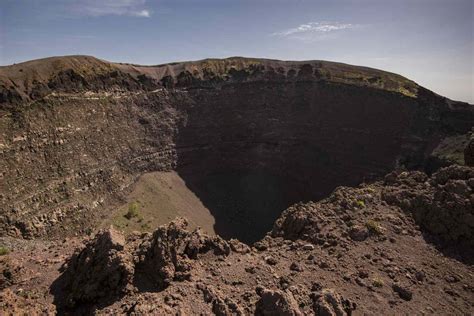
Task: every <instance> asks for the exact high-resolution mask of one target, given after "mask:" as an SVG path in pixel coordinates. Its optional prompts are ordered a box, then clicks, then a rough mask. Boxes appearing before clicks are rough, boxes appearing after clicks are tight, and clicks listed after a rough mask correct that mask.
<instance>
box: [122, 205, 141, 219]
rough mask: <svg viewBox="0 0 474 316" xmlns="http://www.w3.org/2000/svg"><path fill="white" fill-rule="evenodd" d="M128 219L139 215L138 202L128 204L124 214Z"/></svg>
mask: <svg viewBox="0 0 474 316" xmlns="http://www.w3.org/2000/svg"><path fill="white" fill-rule="evenodd" d="M124 216H125V218H126V219H132V218H134V217H138V203H137V202H133V203H130V204H129V205H128V211H127V213H126V214H125V215H124Z"/></svg>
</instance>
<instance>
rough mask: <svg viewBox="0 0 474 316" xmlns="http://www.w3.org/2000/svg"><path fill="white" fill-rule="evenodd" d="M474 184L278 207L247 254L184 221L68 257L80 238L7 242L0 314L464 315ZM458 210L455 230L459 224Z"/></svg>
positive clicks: (427, 184) (404, 178)
mask: <svg viewBox="0 0 474 316" xmlns="http://www.w3.org/2000/svg"><path fill="white" fill-rule="evenodd" d="M473 180H474V170H473V168H471V167H460V166H451V167H448V168H445V169H441V170H440V171H438V172H437V173H435V174H434V175H433V176H432V177H431V178H430V177H428V176H427V175H426V174H424V173H421V172H394V173H391V174H388V175H387V176H386V177H385V179H384V180H382V181H378V182H375V183H372V184H369V185H361V186H359V187H356V188H349V187H339V188H338V189H336V190H335V191H334V192H333V193H332V194H331V195H330V196H329V197H328V198H326V199H323V200H321V201H320V202H309V203H299V204H296V205H294V206H292V207H290V208H288V209H287V210H286V211H285V212H284V213H283V214H282V215H281V217H280V218H279V219H278V220H277V221H276V223H275V225H274V227H273V230H272V231H271V232H269V233H268V234H267V236H265V238H263V239H262V240H261V241H259V242H257V243H255V244H254V245H253V246H252V247H249V246H247V245H245V244H243V243H241V242H239V241H237V240H228V241H226V240H223V239H222V238H221V237H218V236H208V235H205V234H202V232H200V231H199V230H195V231H189V230H187V229H186V226H187V222H186V221H185V220H184V219H177V220H175V221H174V222H172V223H170V224H169V225H166V226H162V227H159V228H158V229H157V230H156V231H154V232H153V233H144V234H141V233H135V234H131V235H129V236H128V237H125V236H123V235H122V234H121V233H120V232H118V231H116V230H115V229H112V228H111V229H109V230H103V231H100V232H99V233H98V234H97V236H95V237H93V238H87V239H86V240H84V244H83V245H81V246H79V247H78V248H77V250H76V251H73V249H74V248H75V247H77V245H78V243H79V241H80V239H78V238H73V239H67V240H64V241H58V242H47V243H44V242H43V243H38V242H36V243H35V242H33V241H27V240H24V242H23V243H18V242H12V243H11V246H12V247H14V248H13V249H12V250H13V251H12V252H11V253H10V254H9V255H7V256H3V257H1V259H0V266H1V268H2V270H3V271H4V272H3V274H2V278H1V279H0V281H1V282H0V287H1V288H6V289H5V290H4V291H3V292H2V293H1V294H0V309H1V310H3V311H4V312H6V313H7V314H8V313H11V314H20V313H25V312H27V313H43V314H53V313H55V312H58V313H60V314H91V313H95V314H100V315H117V314H127V315H147V314H153V315H164V314H166V315H183V314H184V315H195V314H201V315H202V314H204V315H213V314H215V315H251V314H255V315H401V314H410V315H411V314H430V315H431V314H443V315H469V314H472V312H473V311H474V305H473V302H474V271H473V270H472V259H473V258H474V257H473V254H472V250H473V249H474V248H473V238H472V232H473V222H472V218H473V213H472V211H473V208H472V203H473V200H472V190H473V188H474V187H473V185H474V182H473ZM469 199H470V204H469V205H466V203H468V202H467V200H469ZM420 203H422V204H420ZM422 205H423V206H425V207H424V208H423V209H424V210H425V211H424V212H422V213H420V212H419V207H421V206H422ZM460 210H463V211H462V212H461V213H462V215H463V216H465V218H464V219H463V220H461V219H460V218H459V217H457V215H458V212H460ZM440 223H442V225H441V226H443V227H444V228H443V229H440V226H439V224H440ZM0 241H1V242H2V243H8V242H11V241H12V239H11V238H2V239H0ZM463 245H464V247H463ZM65 259H66V260H65Z"/></svg>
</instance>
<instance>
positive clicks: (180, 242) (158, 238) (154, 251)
mask: <svg viewBox="0 0 474 316" xmlns="http://www.w3.org/2000/svg"><path fill="white" fill-rule="evenodd" d="M187 226H188V223H187V221H186V220H184V219H177V220H175V221H173V222H171V223H170V224H169V225H168V226H165V227H160V228H158V229H157V230H156V231H155V232H154V233H153V235H152V237H151V238H150V239H149V240H146V241H144V242H143V243H142V244H141V245H140V249H139V253H138V256H139V258H140V259H139V261H138V262H137V269H138V270H139V273H140V274H143V275H145V276H146V278H148V279H150V280H151V281H152V282H153V284H154V285H155V286H156V287H157V288H158V289H163V288H165V287H166V286H168V285H169V284H170V283H171V282H172V281H176V280H181V281H182V280H186V279H189V278H190V276H191V271H190V270H191V267H190V260H192V259H196V258H197V257H198V255H199V254H200V253H205V252H208V251H212V252H213V253H214V254H215V255H224V256H225V255H228V254H229V253H230V246H229V245H228V244H227V242H225V241H224V240H223V239H221V238H220V237H218V236H207V235H203V234H202V233H201V232H200V231H198V230H196V231H193V232H189V231H187V230H186V228H187Z"/></svg>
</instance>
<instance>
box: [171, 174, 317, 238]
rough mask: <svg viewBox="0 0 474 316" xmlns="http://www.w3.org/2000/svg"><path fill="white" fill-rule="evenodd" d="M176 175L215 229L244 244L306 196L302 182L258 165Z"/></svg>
mask: <svg viewBox="0 0 474 316" xmlns="http://www.w3.org/2000/svg"><path fill="white" fill-rule="evenodd" d="M180 176H181V177H182V178H183V180H184V181H185V182H186V185H187V186H188V187H189V188H190V189H191V190H192V191H193V192H194V193H195V194H196V196H197V197H198V198H199V199H200V200H201V201H202V203H203V204H204V206H205V207H206V208H207V209H209V211H210V212H211V214H212V215H213V217H214V219H215V225H214V230H215V232H216V233H217V234H218V235H220V236H221V237H223V238H225V239H230V238H237V239H239V240H240V241H242V242H245V243H248V244H252V243H254V242H256V241H258V240H260V239H261V238H262V237H264V236H265V234H266V233H267V232H269V231H270V230H271V229H272V227H273V224H274V222H275V220H276V219H277V218H278V217H279V216H280V214H281V212H282V211H284V210H285V209H286V208H288V207H289V206H290V205H292V204H294V203H296V202H300V201H303V202H304V201H308V200H310V194H309V192H308V190H307V189H306V187H305V184H304V183H300V182H298V181H296V180H294V179H291V178H288V177H284V176H281V175H276V174H274V173H271V172H268V171H265V170H261V169H260V170H244V171H238V170H232V171H225V172H217V173H211V174H207V175H203V176H197V175H196V174H192V175H190V174H186V173H180ZM313 193H314V192H313ZM312 198H315V196H314V194H313V196H312Z"/></svg>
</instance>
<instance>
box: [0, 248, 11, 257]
mask: <svg viewBox="0 0 474 316" xmlns="http://www.w3.org/2000/svg"><path fill="white" fill-rule="evenodd" d="M9 253H10V250H9V249H8V248H7V247H5V246H0V256H4V255H8V254H9Z"/></svg>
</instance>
